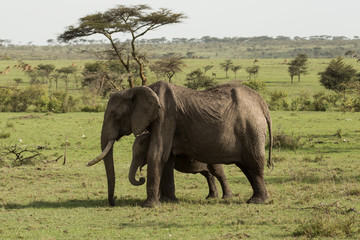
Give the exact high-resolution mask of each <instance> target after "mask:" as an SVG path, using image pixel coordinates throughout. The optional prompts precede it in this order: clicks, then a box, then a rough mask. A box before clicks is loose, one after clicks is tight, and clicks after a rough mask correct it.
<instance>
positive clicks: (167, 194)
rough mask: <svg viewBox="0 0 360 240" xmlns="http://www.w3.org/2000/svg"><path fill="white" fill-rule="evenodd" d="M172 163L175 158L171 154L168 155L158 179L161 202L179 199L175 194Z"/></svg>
mask: <svg viewBox="0 0 360 240" xmlns="http://www.w3.org/2000/svg"><path fill="white" fill-rule="evenodd" d="M174 163H175V158H174V157H173V156H170V158H169V160H168V161H167V162H166V163H165V166H164V169H163V173H162V175H161V180H160V201H161V202H178V201H179V200H178V199H177V197H176V196H175V183H174Z"/></svg>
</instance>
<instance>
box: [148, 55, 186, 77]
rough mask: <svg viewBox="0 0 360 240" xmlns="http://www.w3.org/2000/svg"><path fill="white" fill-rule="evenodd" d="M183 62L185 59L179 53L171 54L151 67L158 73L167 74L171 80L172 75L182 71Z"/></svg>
mask: <svg viewBox="0 0 360 240" xmlns="http://www.w3.org/2000/svg"><path fill="white" fill-rule="evenodd" d="M183 64H184V61H183V60H182V57H180V56H179V55H171V56H168V57H165V58H163V59H161V60H158V61H156V62H155V63H154V64H152V65H151V66H150V69H151V71H153V72H155V74H156V75H161V76H165V77H166V78H167V79H168V80H169V82H171V79H172V77H173V76H174V75H175V74H176V73H177V72H180V71H181V65H183Z"/></svg>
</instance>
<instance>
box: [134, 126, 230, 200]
mask: <svg viewBox="0 0 360 240" xmlns="http://www.w3.org/2000/svg"><path fill="white" fill-rule="evenodd" d="M150 139H151V135H150V133H144V134H141V135H140V136H138V137H137V138H136V139H135V141H134V144H133V159H132V162H131V166H130V170H129V181H130V183H131V184H133V185H135V186H140V185H142V184H144V183H145V179H144V178H140V180H139V181H137V180H136V179H135V174H136V172H137V170H138V168H139V167H140V168H141V167H143V166H145V165H146V164H147V159H146V157H147V153H148V151H149V145H150ZM168 161H174V168H175V169H176V170H177V171H179V172H183V173H193V174H195V173H200V174H201V175H203V176H204V177H205V178H206V180H207V183H208V186H209V194H208V196H207V197H206V198H217V197H218V191H217V188H216V184H215V177H216V178H217V179H218V180H219V182H220V184H221V187H222V190H223V198H230V197H231V196H232V193H231V190H230V188H229V186H228V183H227V180H226V176H225V173H224V170H223V168H222V165H221V164H206V163H202V162H199V161H196V160H195V159H192V158H189V157H187V156H186V155H177V156H174V155H173V154H170V157H169V160H168ZM168 184H170V185H168ZM171 184H173V181H171V180H170V181H167V180H164V178H162V179H161V182H160V200H162V201H167V200H172V199H168V197H169V196H168V195H169V194H168V192H167V191H168V190H169V189H170V190H171V189H173V188H175V186H172V185H171ZM170 196H171V192H170Z"/></svg>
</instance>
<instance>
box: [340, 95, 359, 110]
mask: <svg viewBox="0 0 360 240" xmlns="http://www.w3.org/2000/svg"><path fill="white" fill-rule="evenodd" d="M341 110H342V111H344V112H360V97H359V96H351V97H346V98H344V99H343V101H342V105H341Z"/></svg>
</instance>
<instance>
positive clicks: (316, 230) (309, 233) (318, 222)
mask: <svg viewBox="0 0 360 240" xmlns="http://www.w3.org/2000/svg"><path fill="white" fill-rule="evenodd" d="M354 226H355V218H354V217H348V218H345V219H340V218H339V217H333V216H331V215H330V214H329V213H327V214H321V215H315V216H314V215H312V217H311V219H308V220H307V221H304V222H302V223H301V224H300V226H299V227H298V228H297V229H296V230H295V231H294V232H293V235H294V236H295V237H300V236H306V237H307V238H315V237H335V236H344V235H345V236H347V237H351V236H352V235H353V234H354V232H355V229H354Z"/></svg>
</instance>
